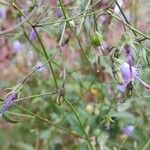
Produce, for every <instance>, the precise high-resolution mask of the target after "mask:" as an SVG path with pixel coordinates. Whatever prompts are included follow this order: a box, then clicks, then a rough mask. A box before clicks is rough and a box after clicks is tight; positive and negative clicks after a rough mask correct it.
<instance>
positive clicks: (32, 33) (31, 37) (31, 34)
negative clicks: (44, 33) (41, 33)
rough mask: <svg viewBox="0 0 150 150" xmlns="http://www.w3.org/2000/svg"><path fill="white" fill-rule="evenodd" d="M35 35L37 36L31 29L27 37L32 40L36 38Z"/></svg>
mask: <svg viewBox="0 0 150 150" xmlns="http://www.w3.org/2000/svg"><path fill="white" fill-rule="evenodd" d="M36 36H37V35H36V32H35V31H34V30H32V31H31V32H30V37H29V38H30V40H31V41H34V40H35V39H36Z"/></svg>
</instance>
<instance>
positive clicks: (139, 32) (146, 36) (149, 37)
mask: <svg viewBox="0 0 150 150" xmlns="http://www.w3.org/2000/svg"><path fill="white" fill-rule="evenodd" d="M106 12H107V13H108V14H110V15H111V16H112V17H114V18H116V19H117V20H119V21H121V22H122V23H123V24H124V25H126V26H128V27H129V28H130V29H131V30H132V31H135V32H136V33H138V34H140V35H142V36H143V37H145V38H146V39H148V40H150V36H149V35H146V34H144V33H142V32H141V31H139V30H138V29H136V28H134V27H132V26H131V25H129V24H128V23H126V22H124V21H122V20H121V19H120V18H119V17H117V16H116V15H114V14H113V13H112V12H111V11H109V10H108V11H106Z"/></svg>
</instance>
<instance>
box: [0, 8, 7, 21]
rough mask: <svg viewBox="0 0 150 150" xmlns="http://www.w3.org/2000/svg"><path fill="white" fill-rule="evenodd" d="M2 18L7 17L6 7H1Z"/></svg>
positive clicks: (0, 14) (0, 17)
mask: <svg viewBox="0 0 150 150" xmlns="http://www.w3.org/2000/svg"><path fill="white" fill-rule="evenodd" d="M0 19H6V8H4V7H1V8H0Z"/></svg>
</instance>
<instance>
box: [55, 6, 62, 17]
mask: <svg viewBox="0 0 150 150" xmlns="http://www.w3.org/2000/svg"><path fill="white" fill-rule="evenodd" d="M56 15H57V17H58V18H60V17H62V12H61V10H60V8H57V9H56Z"/></svg>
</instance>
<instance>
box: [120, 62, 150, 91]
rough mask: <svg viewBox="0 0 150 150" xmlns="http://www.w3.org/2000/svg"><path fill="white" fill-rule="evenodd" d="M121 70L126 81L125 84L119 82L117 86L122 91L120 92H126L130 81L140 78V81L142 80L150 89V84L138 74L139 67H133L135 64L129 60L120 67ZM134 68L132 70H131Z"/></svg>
mask: <svg viewBox="0 0 150 150" xmlns="http://www.w3.org/2000/svg"><path fill="white" fill-rule="evenodd" d="M120 70H121V74H122V77H123V80H124V83H123V84H119V85H118V86H117V89H118V90H119V91H120V92H122V93H123V92H125V90H126V88H127V86H128V84H129V83H130V82H133V81H135V80H138V81H139V82H141V83H142V84H143V85H144V87H145V88H147V89H150V85H149V84H147V83H145V82H144V81H143V80H141V79H140V78H139V77H138V75H139V72H138V69H137V68H135V67H133V66H130V65H129V64H128V63H127V62H124V63H123V64H122V65H121V67H120ZM131 70H132V72H131Z"/></svg>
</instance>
